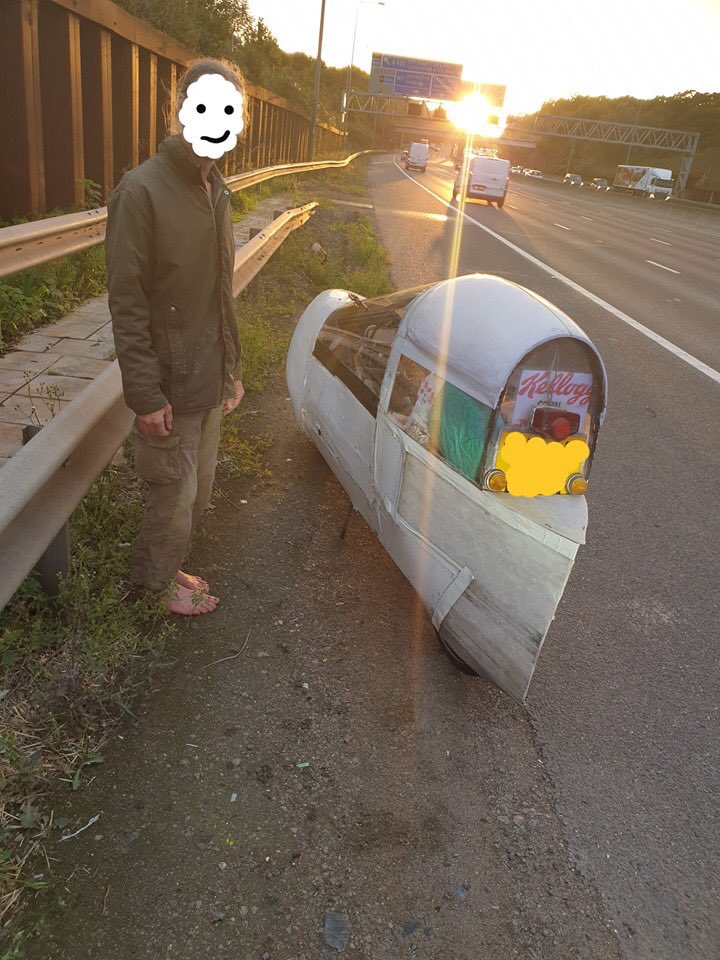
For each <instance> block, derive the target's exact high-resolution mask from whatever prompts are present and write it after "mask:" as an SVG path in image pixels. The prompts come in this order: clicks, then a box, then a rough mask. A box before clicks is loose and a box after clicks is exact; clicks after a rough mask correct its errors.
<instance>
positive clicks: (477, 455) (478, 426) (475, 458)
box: [429, 383, 492, 481]
mask: <svg viewBox="0 0 720 960" xmlns="http://www.w3.org/2000/svg"><path fill="white" fill-rule="evenodd" d="M491 412H492V411H491V410H490V408H489V407H486V406H485V405H484V404H482V403H480V401H479V400H475V399H474V398H473V397H469V396H468V395H467V394H466V393H463V392H462V390H458V388H457V387H454V386H453V385H452V384H451V383H446V384H445V385H444V387H443V388H442V390H441V391H440V393H439V394H438V396H437V398H436V400H435V403H434V404H433V408H432V410H431V412H430V419H429V428H430V429H429V432H430V438H431V440H432V442H433V444H434V445H435V446H436V447H437V450H438V452H439V453H440V456H441V457H442V458H443V459H444V460H446V461H447V462H448V463H449V464H450V466H452V467H454V468H455V469H456V470H457V471H458V473H461V474H462V475H463V476H465V477H467V478H468V479H469V480H473V481H474V480H475V479H476V478H477V472H478V469H479V467H480V464H481V463H482V458H483V454H484V453H485V439H486V437H487V430H488V424H489V422H490V414H491Z"/></svg>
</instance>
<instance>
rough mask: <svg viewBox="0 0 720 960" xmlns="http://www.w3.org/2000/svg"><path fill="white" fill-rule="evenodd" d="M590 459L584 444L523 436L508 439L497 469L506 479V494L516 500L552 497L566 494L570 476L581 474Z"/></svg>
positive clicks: (507, 437)
mask: <svg viewBox="0 0 720 960" xmlns="http://www.w3.org/2000/svg"><path fill="white" fill-rule="evenodd" d="M589 456H590V447H589V446H588V445H587V444H586V443H585V441H584V440H568V442H567V443H558V442H557V441H555V440H553V441H551V442H549V443H548V442H546V441H545V440H544V439H543V438H542V437H530V438H528V437H526V436H525V434H524V433H515V432H514V433H508V434H506V435H505V438H504V439H503V441H502V443H501V445H500V451H499V453H498V458H497V463H496V467H497V468H498V469H499V470H503V471H504V473H505V476H506V478H507V491H508V493H510V494H512V496H514V497H537V496H544V497H549V496H552V494H554V493H560V492H562V491H564V490H565V483H566V481H567V479H568V476H569V475H571V474H573V473H579V472H580V465H581V464H582V463H583V462H584V461H585V460H587V458H588V457H589Z"/></svg>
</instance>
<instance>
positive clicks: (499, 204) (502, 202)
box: [497, 196, 505, 210]
mask: <svg viewBox="0 0 720 960" xmlns="http://www.w3.org/2000/svg"><path fill="white" fill-rule="evenodd" d="M504 203H505V197H504V196H502V197H500V199H499V200H498V202H497V205H498V210H499V209H500V208H501V207H502V205H503V204H504Z"/></svg>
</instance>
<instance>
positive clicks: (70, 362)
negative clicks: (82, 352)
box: [48, 357, 109, 380]
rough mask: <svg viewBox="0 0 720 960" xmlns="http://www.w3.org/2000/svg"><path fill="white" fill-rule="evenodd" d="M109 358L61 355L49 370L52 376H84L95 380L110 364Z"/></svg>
mask: <svg viewBox="0 0 720 960" xmlns="http://www.w3.org/2000/svg"><path fill="white" fill-rule="evenodd" d="M108 362H109V361H107V360H93V359H92V358H91V357H59V358H58V360H57V362H56V363H53V365H52V366H51V367H50V369H49V370H48V373H49V374H51V375H52V376H64V377H82V378H83V379H85V380H94V379H95V377H97V376H99V375H100V374H101V373H102V372H103V370H104V369H105V368H106V367H107V365H108Z"/></svg>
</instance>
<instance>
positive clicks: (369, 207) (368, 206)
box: [332, 198, 374, 210]
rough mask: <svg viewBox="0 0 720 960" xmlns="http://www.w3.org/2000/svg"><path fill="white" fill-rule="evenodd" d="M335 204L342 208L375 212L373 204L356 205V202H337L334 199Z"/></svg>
mask: <svg viewBox="0 0 720 960" xmlns="http://www.w3.org/2000/svg"><path fill="white" fill-rule="evenodd" d="M332 202H333V203H339V204H340V206H342V207H360V208H361V209H362V210H373V209H374V207H373V205H372V204H371V203H356V202H355V201H354V200H337V199H335V198H333V201H332Z"/></svg>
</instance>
